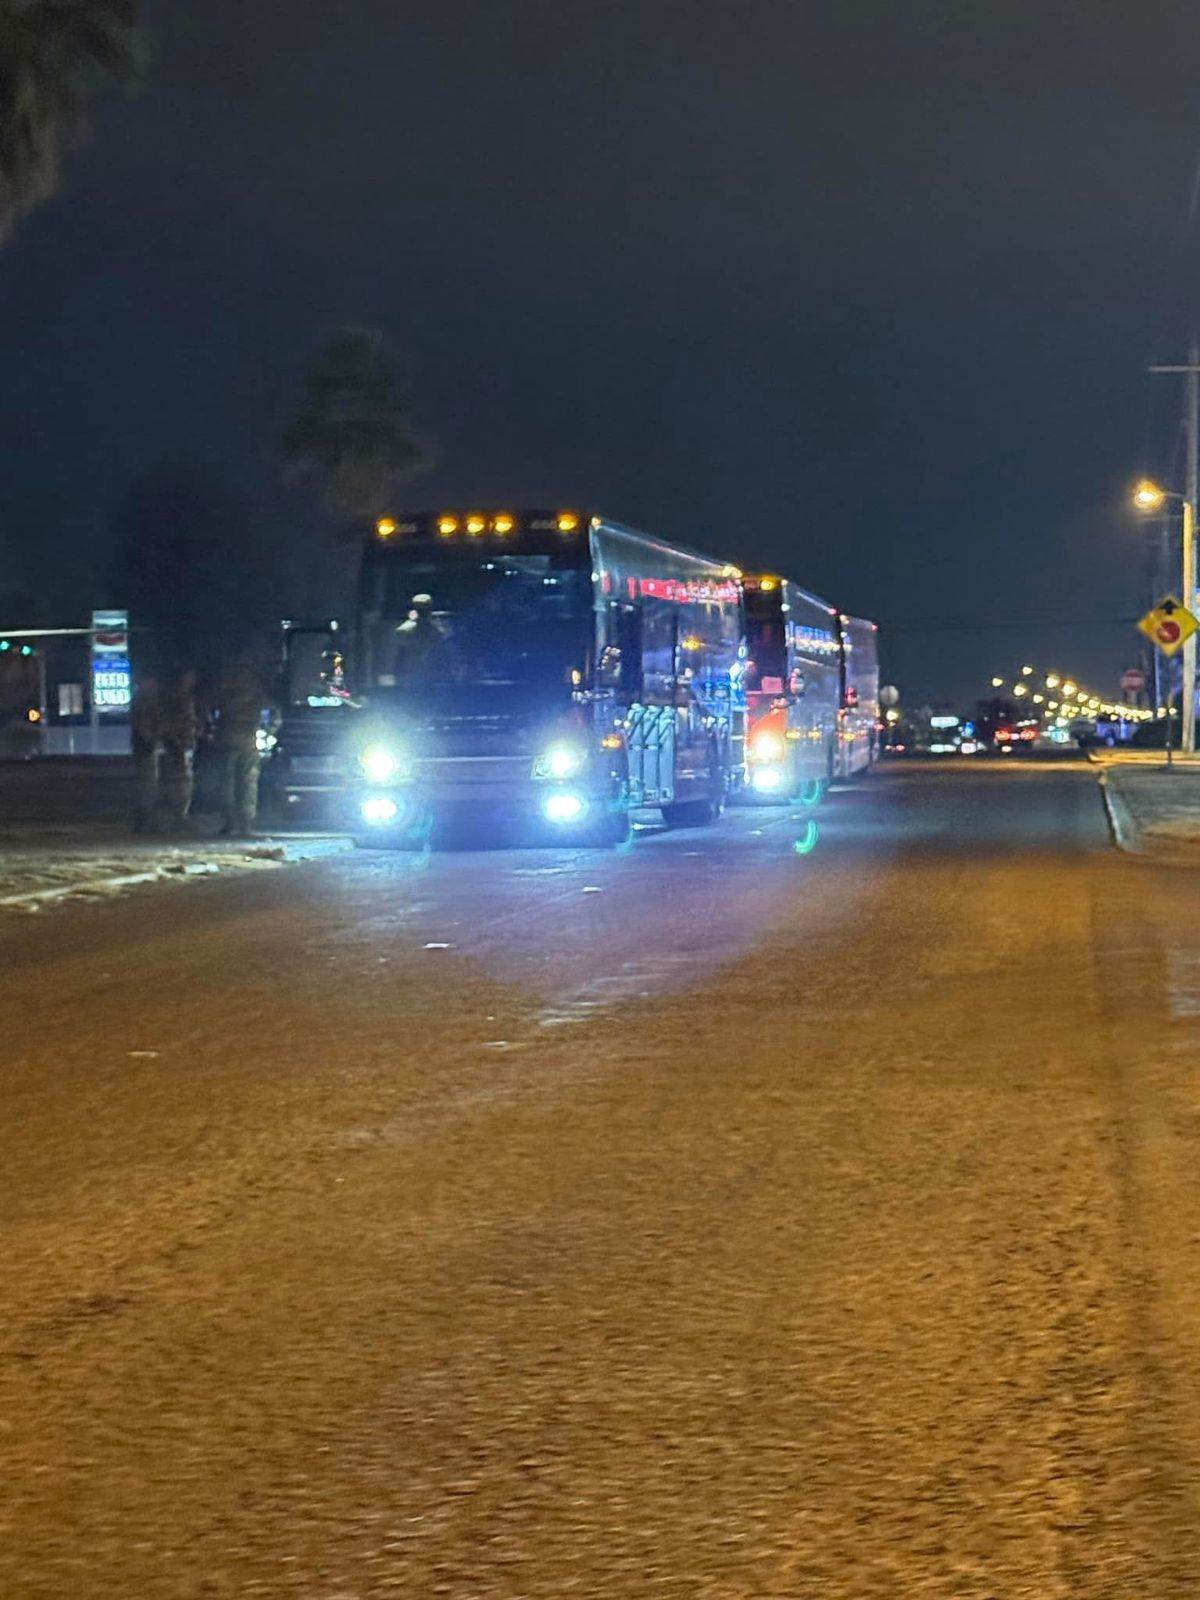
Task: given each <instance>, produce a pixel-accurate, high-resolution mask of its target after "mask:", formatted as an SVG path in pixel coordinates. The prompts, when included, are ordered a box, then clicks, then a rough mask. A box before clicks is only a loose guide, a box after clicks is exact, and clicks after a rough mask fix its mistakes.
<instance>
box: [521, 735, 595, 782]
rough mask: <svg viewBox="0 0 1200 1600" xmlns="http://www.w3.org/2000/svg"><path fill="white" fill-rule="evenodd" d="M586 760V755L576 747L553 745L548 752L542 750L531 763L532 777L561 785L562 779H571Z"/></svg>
mask: <svg viewBox="0 0 1200 1600" xmlns="http://www.w3.org/2000/svg"><path fill="white" fill-rule="evenodd" d="M586 760H587V755H586V754H585V752H584V751H582V750H580V749H579V748H578V746H576V745H570V744H553V745H551V746H550V748H549V749H548V750H543V751H542V753H541V755H540V756H538V758H537V760H536V761H535V762H534V763H533V775H534V777H535V778H552V779H553V780H554V781H555V782H556V783H561V782H562V780H563V779H564V778H573V777H574V776H575V774H576V773H577V772H579V771H580V770H581V769H582V767H583V765H584V762H585V761H586Z"/></svg>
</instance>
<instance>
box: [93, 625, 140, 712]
mask: <svg viewBox="0 0 1200 1600" xmlns="http://www.w3.org/2000/svg"><path fill="white" fill-rule="evenodd" d="M132 700H133V673H132V671H131V670H130V665H129V613H128V612H126V611H93V612H92V709H93V711H95V712H100V713H109V714H111V713H113V712H116V713H118V714H124V715H126V716H127V715H128V714H129V707H130V704H131V702H132Z"/></svg>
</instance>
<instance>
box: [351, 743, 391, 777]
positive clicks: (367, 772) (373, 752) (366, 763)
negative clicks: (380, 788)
mask: <svg viewBox="0 0 1200 1600" xmlns="http://www.w3.org/2000/svg"><path fill="white" fill-rule="evenodd" d="M359 765H360V766H361V767H362V773H363V777H364V778H365V779H366V780H367V782H368V783H394V782H395V780H396V779H397V778H399V777H400V775H401V766H402V762H401V759H400V753H399V751H398V750H396V749H394V748H393V747H392V746H391V745H386V744H369V745H367V747H366V749H365V750H364V751H363V753H362V755H361V756H360V757H359Z"/></svg>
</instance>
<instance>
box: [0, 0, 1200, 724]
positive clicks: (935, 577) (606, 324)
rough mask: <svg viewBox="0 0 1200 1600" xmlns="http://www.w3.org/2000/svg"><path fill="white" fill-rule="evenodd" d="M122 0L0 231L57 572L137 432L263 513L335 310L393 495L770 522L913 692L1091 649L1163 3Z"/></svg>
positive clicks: (1181, 304)
mask: <svg viewBox="0 0 1200 1600" xmlns="http://www.w3.org/2000/svg"><path fill="white" fill-rule="evenodd" d="M149 11H150V20H151V26H152V31H153V35H154V49H155V53H156V63H155V66H154V69H153V72H152V76H151V78H150V81H149V84H148V86H147V87H146V89H145V90H144V91H143V92H142V93H141V94H140V95H139V96H138V97H136V98H134V99H131V100H128V101H125V100H121V99H111V100H108V101H106V102H105V103H104V104H103V105H102V106H101V107H100V109H99V112H98V115H97V118H96V126H95V129H94V132H93V137H92V140H91V142H90V145H89V146H88V148H87V149H86V150H85V151H84V152H82V153H81V154H80V155H78V156H77V157H76V158H75V159H74V160H73V161H72V163H71V167H70V171H69V176H68V182H67V185H66V187H65V190H64V192H63V194H62V195H61V196H60V197H59V198H58V199H57V200H56V201H55V202H54V203H53V204H51V205H50V206H48V207H45V208H44V209H43V210H42V211H40V212H39V213H37V215H36V216H35V217H33V218H32V219H31V220H30V221H28V222H27V223H26V224H25V225H24V226H23V227H22V228H21V229H20V230H19V232H18V233H17V234H16V236H15V237H14V238H13V239H12V240H11V242H10V243H9V245H8V247H7V248H6V250H5V251H4V253H3V256H2V257H0V427H2V429H3V436H4V439H5V442H6V446H7V448H6V451H5V461H6V469H7V470H6V471H5V473H4V474H3V482H0V540H3V545H2V546H0V549H3V550H4V551H5V552H6V554H7V557H8V560H7V561H6V563H5V565H6V566H8V567H11V564H12V563H13V562H14V561H15V562H24V564H25V566H26V568H27V569H28V573H29V575H30V576H31V577H32V578H33V579H34V580H35V581H36V582H37V583H38V584H41V585H46V586H49V587H50V588H52V590H53V592H54V593H55V595H56V596H57V597H58V603H59V604H60V606H61V607H64V608H65V607H67V606H68V605H70V604H71V603H76V604H79V605H81V606H82V605H83V604H84V603H87V602H89V601H90V599H91V593H90V590H89V588H88V584H89V582H90V577H89V574H90V573H91V572H92V571H97V572H98V571H102V570H103V567H104V562H105V559H106V552H105V529H106V527H107V524H108V521H109V519H110V517H111V514H112V508H113V506H114V504H115V503H116V502H117V501H118V500H119V499H120V497H121V496H122V494H123V493H124V492H125V491H126V490H127V489H128V487H129V485H130V483H131V482H132V481H133V480H134V479H135V478H137V476H138V475H139V474H141V473H144V472H146V471H147V470H148V469H150V468H152V467H153V466H154V465H155V464H156V463H158V462H159V461H161V460H162V459H164V458H169V457H180V456H187V457H194V458H197V459H199V460H201V461H203V462H206V463H209V464H211V466H212V468H213V470H214V471H215V472H216V473H218V474H219V476H220V477H221V479H222V480H223V482H225V483H226V484H227V485H228V486H230V487H232V488H233V489H234V490H236V491H238V492H239V493H245V494H246V495H248V496H249V497H251V499H252V500H253V502H254V505H255V507H256V510H257V513H258V514H259V515H260V516H262V517H264V518H273V519H276V520H277V519H278V518H279V517H280V516H281V515H282V512H281V502H280V501H279V499H278V496H277V495H276V493H275V491H274V489H273V487H272V484H271V478H270V470H269V458H268V441H269V437H270V433H271V429H272V426H273V422H274V420H275V418H276V417H277V416H278V414H279V412H280V410H281V407H282V406H283V404H284V400H285V396H286V394H287V390H288V381H289V375H290V374H291V372H292V371H293V370H294V369H295V367H296V366H297V365H298V364H299V363H300V362H301V361H302V360H303V357H304V355H305V354H306V352H307V350H308V348H309V347H310V346H311V344H312V343H313V342H314V340H315V339H316V338H317V337H318V335H319V334H321V333H322V332H324V331H326V330H328V329H330V328H332V327H335V326H337V325H339V324H342V323H346V322H353V323H357V324H361V325H366V326H372V327H378V328H381V329H383V330H384V331H385V332H386V334H387V335H388V337H389V339H390V341H391V342H392V344H393V345H394V346H395V347H396V349H397V350H398V351H400V352H401V355H402V358H403V362H404V366H405V370H406V373H407V375H408V379H409V383H410V386H411V391H412V395H413V402H414V407H415V410H416V413H417V416H418V418H419V421H420V423H421V425H422V426H423V428H424V429H425V430H426V431H427V432H428V433H429V434H430V435H431V436H433V437H434V438H435V439H436V441H437V444H438V448H439V454H440V466H439V467H438V469H437V471H436V473H435V474H434V475H433V476H432V477H431V478H430V479H428V480H426V481H425V482H423V483H421V484H419V485H414V486H413V487H412V493H411V498H412V499H413V500H415V501H417V502H419V503H430V504H436V503H437V502H439V501H445V502H447V503H451V502H453V503H461V502H463V501H466V500H472V501H479V502H484V503H495V504H501V503H520V502H526V503H530V502H532V503H536V502H539V501H542V502H544V501H555V500H560V499H561V500H564V501H567V500H570V501H582V502H587V503H594V504H597V505H599V506H600V507H601V508H602V509H604V510H605V511H607V512H608V513H609V514H611V515H614V516H617V517H619V518H621V519H622V520H625V521H628V522H632V523H634V524H636V525H639V526H642V527H646V528H649V529H654V530H657V531H661V532H662V533H664V534H666V535H668V536H670V537H674V538H678V539H681V540H685V541H688V542H691V543H695V544H698V545H701V546H703V547H705V548H708V549H710V550H712V551H714V552H717V553H721V554H726V553H728V554H730V555H733V556H736V557H740V558H743V559H746V560H750V561H761V562H763V563H765V564H768V565H774V566H779V567H781V568H783V569H785V570H786V571H788V572H789V573H792V574H793V575H795V576H796V577H797V578H799V579H800V580H801V581H802V582H804V583H806V584H807V585H808V586H809V587H810V588H813V589H815V590H817V591H818V592H820V593H822V594H824V595H826V596H828V597H829V598H830V599H832V600H834V601H836V602H838V603H839V604H840V605H842V606H843V607H844V608H846V609H850V610H853V611H857V612H860V613H864V614H867V615H870V616H875V617H878V618H879V619H880V621H881V623H882V624H883V627H884V629H885V630H886V631H885V634H884V638H885V650H886V665H887V676H889V677H891V678H894V679H895V680H896V681H897V682H899V683H900V684H901V685H902V686H903V687H904V688H905V689H906V690H907V691H909V692H910V693H914V694H931V693H936V692H946V693H949V694H958V695H964V696H965V695H973V694H974V692H975V691H976V688H977V687H978V686H981V685H982V683H984V682H986V679H987V677H989V676H990V674H991V671H992V670H993V669H996V670H999V669H1003V668H1005V667H1008V666H1009V665H1011V664H1018V663H1019V662H1020V661H1021V660H1022V659H1023V658H1026V659H1029V658H1032V659H1035V660H1038V661H1039V662H1045V663H1046V664H1054V665H1059V666H1063V667H1065V668H1066V669H1067V670H1069V671H1071V672H1073V673H1075V674H1076V675H1080V676H1083V677H1085V678H1089V679H1091V680H1092V681H1094V683H1095V686H1096V687H1097V688H1104V689H1106V690H1107V689H1109V688H1110V687H1111V680H1112V677H1113V675H1114V674H1115V672H1116V671H1117V669H1119V667H1120V666H1121V665H1122V664H1123V663H1124V661H1125V660H1127V659H1130V658H1132V657H1133V655H1134V654H1135V653H1136V650H1135V644H1134V638H1135V636H1134V635H1133V634H1132V633H1131V632H1130V631H1129V630H1127V629H1124V628H1122V627H1120V626H1111V625H1110V626H1107V627H1105V626H1095V625H1083V624H1093V623H1094V621H1095V619H1105V618H1118V617H1121V616H1124V615H1128V614H1131V613H1132V612H1134V611H1136V610H1138V609H1140V607H1141V603H1142V601H1143V599H1144V598H1145V597H1144V595H1143V593H1142V592H1141V590H1140V588H1139V587H1138V562H1137V552H1138V550H1139V548H1140V543H1141V540H1142V538H1143V537H1144V535H1143V534H1142V532H1141V531H1140V530H1139V529H1138V527H1137V526H1136V525H1135V523H1134V522H1133V521H1132V520H1131V519H1130V518H1129V517H1127V516H1126V515H1125V513H1124V511H1123V510H1122V509H1121V506H1120V495H1121V492H1122V488H1123V485H1124V484H1125V483H1126V481H1127V480H1128V479H1129V477H1130V476H1131V475H1132V474H1133V473H1134V472H1136V471H1137V470H1138V469H1139V468H1141V467H1143V466H1144V465H1149V466H1155V467H1163V468H1164V469H1165V468H1166V467H1167V466H1168V465H1169V464H1170V461H1171V454H1172V449H1173V437H1174V435H1173V425H1172V416H1173V410H1174V408H1175V406H1176V403H1177V399H1178V395H1177V391H1176V390H1175V389H1174V388H1173V387H1172V385H1174V384H1175V383H1176V382H1177V380H1172V379H1166V378H1158V379H1153V380H1151V379H1149V378H1147V377H1146V376H1145V375H1144V372H1143V369H1144V367H1145V365H1146V363H1147V362H1148V361H1149V360H1150V359H1153V358H1158V357H1167V358H1173V357H1175V356H1176V354H1177V351H1178V348H1179V346H1180V345H1181V344H1182V342H1183V341H1184V339H1185V337H1186V331H1187V318H1188V315H1189V311H1190V305H1189V295H1188V293H1187V285H1188V282H1189V277H1194V275H1195V272H1196V270H1197V257H1196V255H1195V253H1194V252H1193V250H1192V247H1191V246H1190V245H1189V244H1188V243H1187V242H1186V240H1185V237H1184V235H1185V226H1186V209H1187V199H1188V194H1189V189H1190V186H1191V181H1192V174H1193V169H1194V166H1195V162H1196V156H1197V150H1198V149H1200V89H1198V87H1197V86H1200V18H1198V17H1197V14H1196V11H1195V8H1194V6H1191V5H1188V4H1185V3H1170V4H1169V3H1165V0H1143V3H1142V4H1141V5H1139V6H1137V7H1125V6H1119V5H1115V4H1112V5H1108V4H1100V3H1099V0H1080V3H1077V4H1073V5H1067V4H1060V3H1042V4H1024V3H1021V0H993V3H990V4H978V3H976V4H971V3H961V4H957V5H951V4H941V5H939V4H932V3H928V0H910V3H907V4H905V3H896V4H868V3H865V0H857V3H856V0H738V3H736V4H733V3H730V4H725V5H720V6H718V5H714V4H709V3H700V0H695V3H687V4H683V3H665V0H624V3H614V0H610V3H601V0H592V3H582V0H514V3H513V4H512V5H510V6H507V7H506V6H500V5H496V4H478V3H475V4H469V3H465V0H436V3H435V0H411V3H402V0H338V4H336V5H328V4H322V3H318V0H292V3H289V4H285V3H280V0H205V3H204V4H203V5H197V4H196V3H195V0H155V3H152V4H151V6H150V8H149ZM1194 298H1195V296H1194V295H1193V296H1191V299H1193V300H1194ZM1152 384H1153V385H1158V386H1161V387H1159V388H1157V389H1156V390H1154V392H1153V393H1152V389H1151V386H1152ZM0 587H3V585H0ZM1020 619H1030V620H1029V621H1028V622H1027V623H1026V625H1025V626H1023V627H1019V628H1004V627H997V626H995V625H996V624H999V623H1006V622H1011V621H1014V620H1020ZM67 620H73V619H67ZM950 624H953V625H956V626H957V629H958V631H947V625H950Z"/></svg>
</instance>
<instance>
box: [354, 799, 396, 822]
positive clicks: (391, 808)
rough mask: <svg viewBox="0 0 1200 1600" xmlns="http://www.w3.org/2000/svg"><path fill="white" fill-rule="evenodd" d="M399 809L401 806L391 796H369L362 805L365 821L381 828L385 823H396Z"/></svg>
mask: <svg viewBox="0 0 1200 1600" xmlns="http://www.w3.org/2000/svg"><path fill="white" fill-rule="evenodd" d="M399 809H400V808H399V806H397V804H396V802H395V801H394V800H393V799H392V798H391V797H390V795H386V794H372V795H368V796H367V798H366V799H365V800H364V801H363V803H362V817H363V821H364V822H371V823H374V824H375V826H376V827H380V826H382V825H383V824H384V823H388V822H395V820H396V816H397V813H398V812H399Z"/></svg>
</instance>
